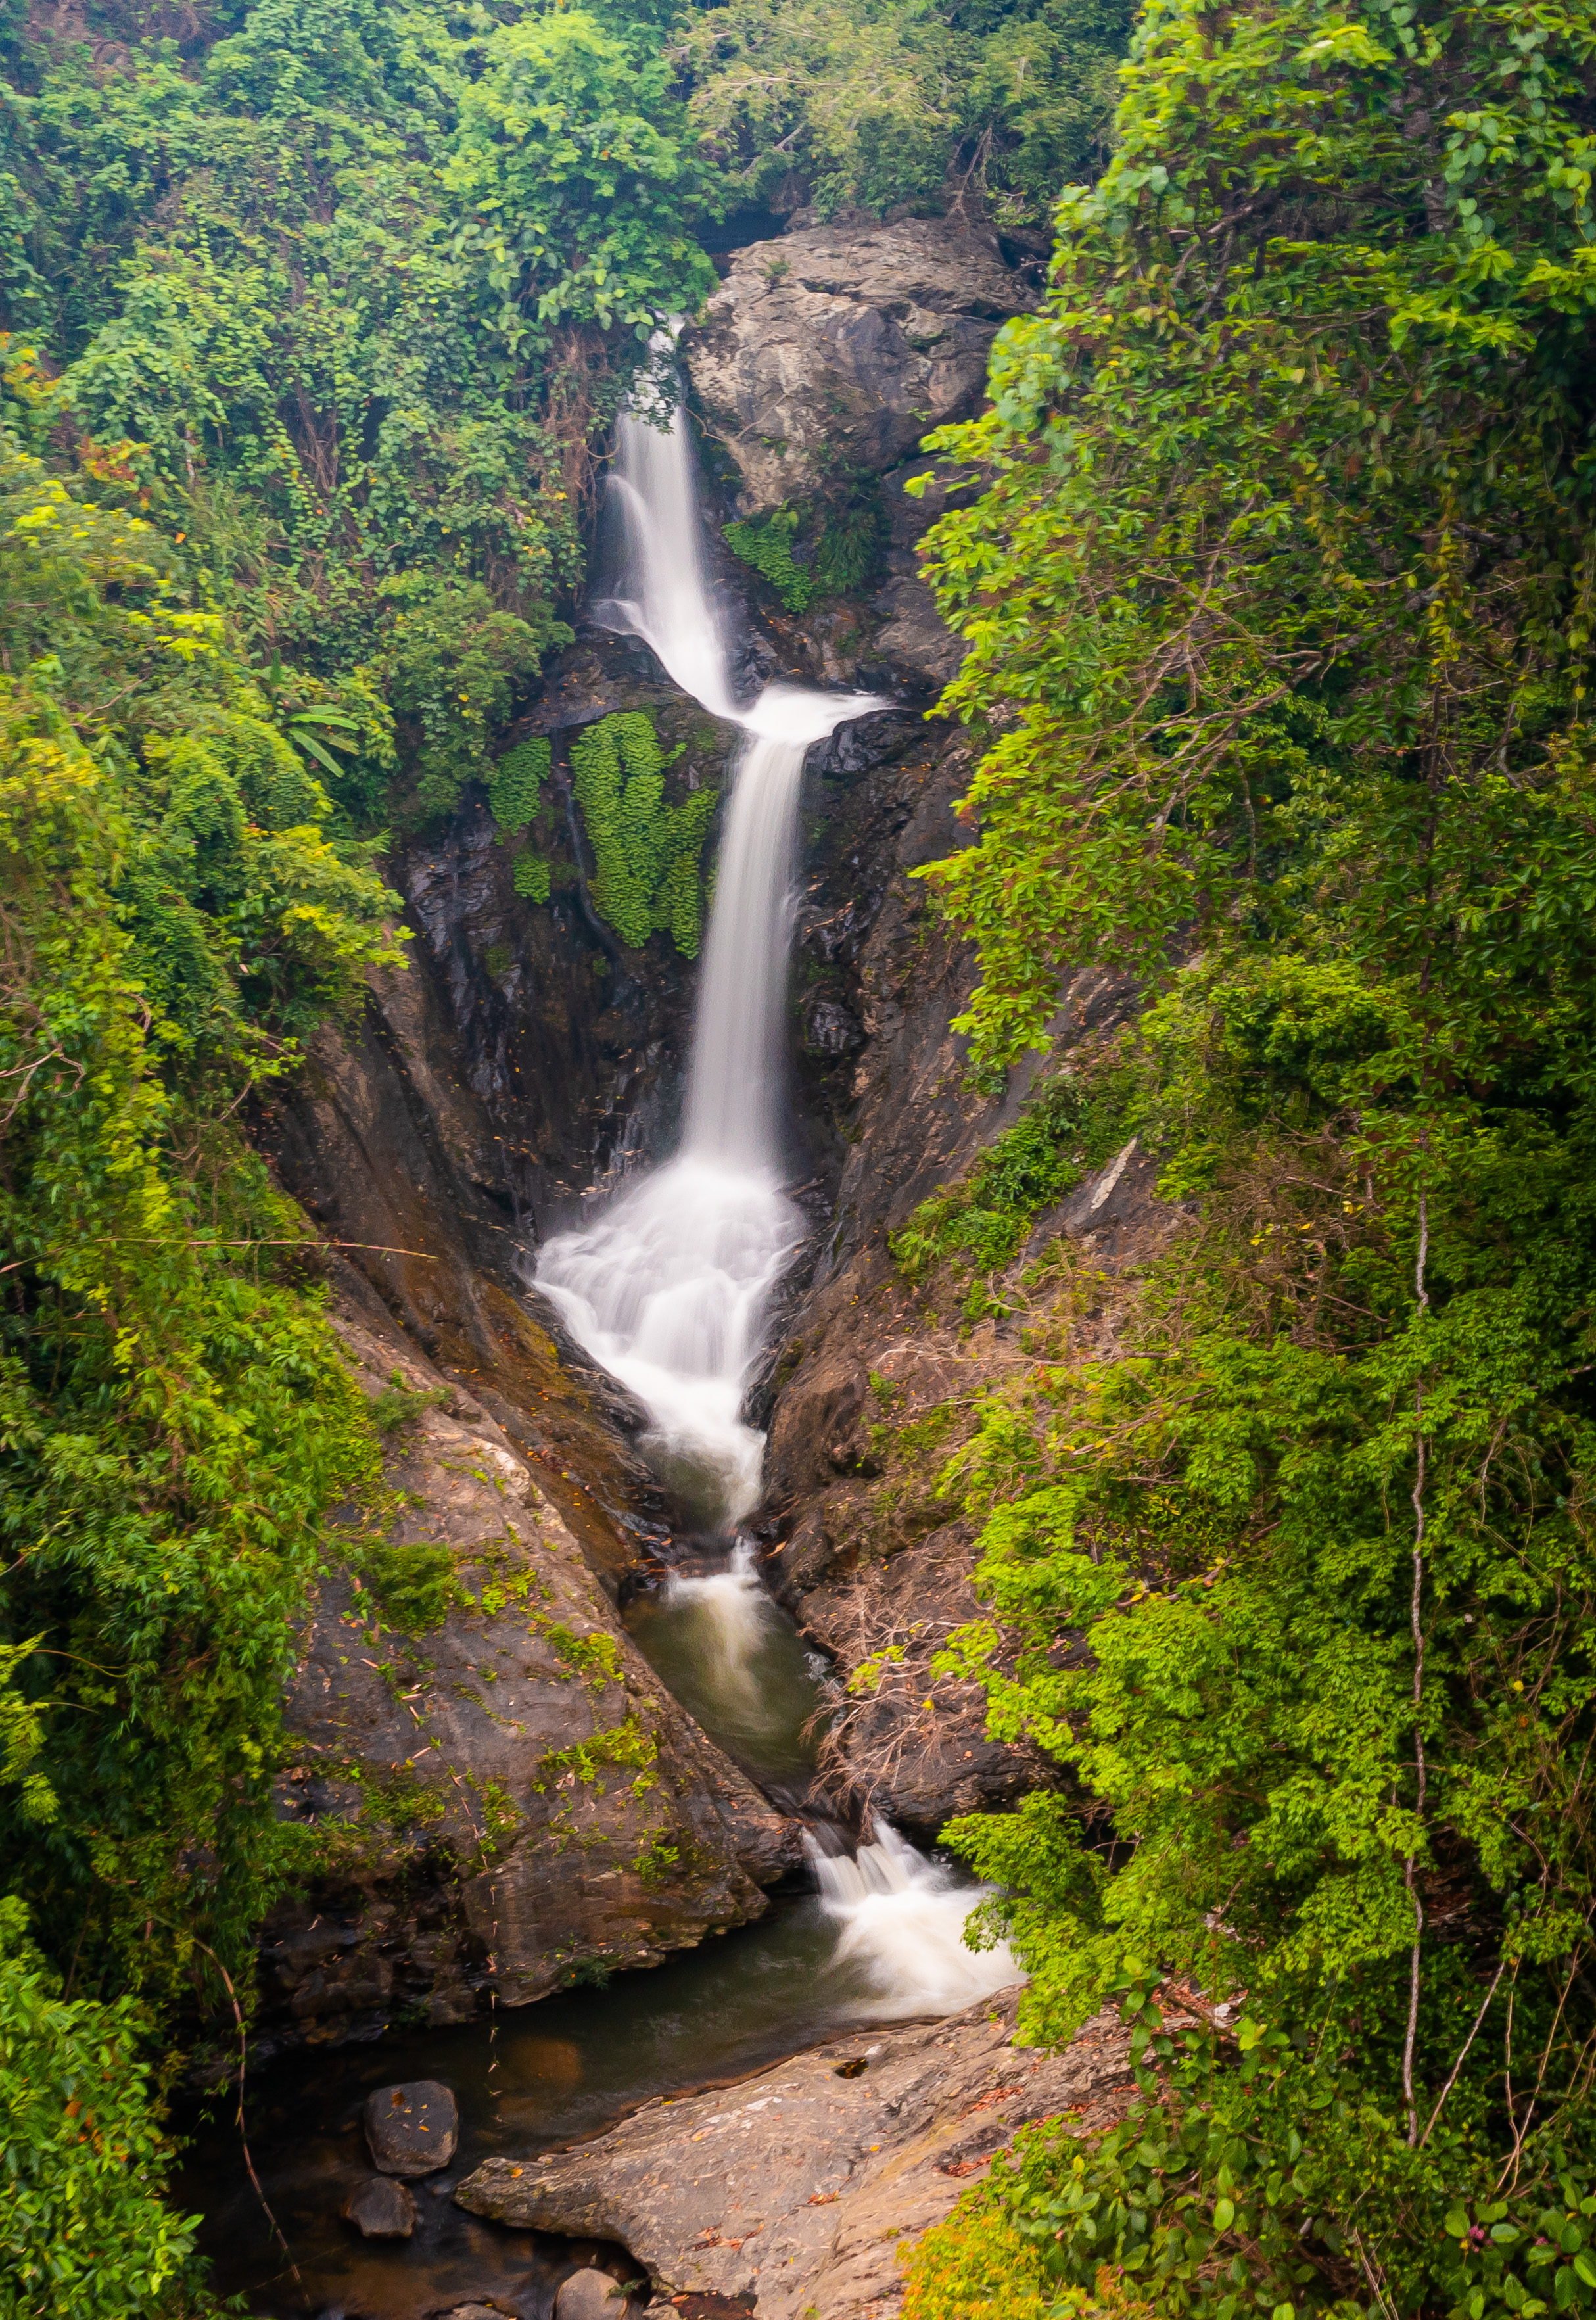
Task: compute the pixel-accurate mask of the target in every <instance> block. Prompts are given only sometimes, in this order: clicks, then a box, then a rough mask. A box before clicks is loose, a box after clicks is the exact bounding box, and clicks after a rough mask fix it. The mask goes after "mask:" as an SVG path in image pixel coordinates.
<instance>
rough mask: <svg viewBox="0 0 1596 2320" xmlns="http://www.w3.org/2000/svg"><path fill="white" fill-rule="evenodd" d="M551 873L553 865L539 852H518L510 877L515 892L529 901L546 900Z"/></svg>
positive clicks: (552, 872) (547, 898)
mask: <svg viewBox="0 0 1596 2320" xmlns="http://www.w3.org/2000/svg"><path fill="white" fill-rule="evenodd" d="M553 875H554V865H553V864H552V863H551V862H549V861H548V860H547V859H546V858H545V857H544V856H542V855H541V854H518V855H517V856H516V857H515V867H514V869H513V870H512V872H511V878H512V883H513V884H514V887H515V891H516V893H518V894H523V895H524V896H525V897H526V899H527V901H528V902H547V901H548V900H549V888H550V885H551V884H552V881H553Z"/></svg>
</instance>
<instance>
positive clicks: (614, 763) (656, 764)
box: [523, 710, 720, 958]
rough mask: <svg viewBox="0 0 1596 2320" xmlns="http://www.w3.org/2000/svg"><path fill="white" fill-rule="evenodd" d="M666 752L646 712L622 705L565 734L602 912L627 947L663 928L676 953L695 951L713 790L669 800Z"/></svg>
mask: <svg viewBox="0 0 1596 2320" xmlns="http://www.w3.org/2000/svg"><path fill="white" fill-rule="evenodd" d="M668 762H669V760H668V759H667V758H666V757H664V756H663V754H662V753H661V750H660V747H659V741H658V738H657V735H656V733H655V730H654V727H653V725H652V723H651V722H650V721H649V720H648V718H647V717H646V716H644V715H643V713H642V712H641V711H638V710H632V711H622V712H621V713H619V714H618V715H615V716H612V717H605V718H602V719H601V720H600V721H599V722H598V724H596V725H590V726H588V727H587V728H586V730H585V731H584V732H582V733H580V734H579V735H578V736H577V738H576V740H575V741H573V742H572V744H571V773H572V784H571V786H572V789H573V791H574V792H575V794H576V802H577V804H578V805H579V806H580V807H581V809H582V820H583V825H584V827H585V830H586V832H587V839H588V843H589V845H590V846H591V847H593V854H594V878H593V902H594V909H595V910H596V911H598V913H599V915H600V917H601V918H603V919H606V920H608V921H609V923H610V925H611V926H612V927H613V928H614V929H615V931H616V933H617V934H618V935H619V936H620V937H621V941H622V942H623V943H625V944H626V945H627V946H628V947H630V948H631V949H634V950H637V949H640V948H641V947H642V946H643V944H644V943H646V942H647V941H648V937H649V936H650V935H651V934H654V933H658V932H664V931H666V930H668V932H669V934H670V937H671V939H672V941H673V942H674V943H675V944H676V948H677V950H678V951H680V953H681V955H682V956H683V957H684V958H696V957H697V956H698V942H699V931H700V928H701V925H702V921H703V890H702V882H701V879H700V875H699V863H700V859H701V856H702V855H703V841H704V837H705V834H706V832H707V831H708V829H709V825H710V821H711V820H712V817H713V814H714V811H715V808H716V806H717V804H718V803H719V802H720V795H719V793H718V791H716V790H714V789H712V788H711V787H710V786H709V784H707V783H706V784H704V785H703V788H701V789H696V790H689V791H688V792H687V793H686V795H685V797H684V798H683V799H682V800H681V801H680V802H679V803H677V804H675V805H669V804H667V802H666V800H665V767H666V766H667V763H668ZM523 858H524V857H523ZM523 891H524V890H523Z"/></svg>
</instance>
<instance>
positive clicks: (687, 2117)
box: [455, 1991, 1131, 2320]
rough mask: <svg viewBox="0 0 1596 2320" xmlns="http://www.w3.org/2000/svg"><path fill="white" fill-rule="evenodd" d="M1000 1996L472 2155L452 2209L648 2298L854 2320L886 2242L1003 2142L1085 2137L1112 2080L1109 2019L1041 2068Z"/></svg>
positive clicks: (872, 2291)
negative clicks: (594, 2268)
mask: <svg viewBox="0 0 1596 2320" xmlns="http://www.w3.org/2000/svg"><path fill="white" fill-rule="evenodd" d="M1017 1996H1018V1993H1017V1992H1014V1991H1006V1992H1004V1993H1003V1994H1002V1996H1001V1997H999V1998H990V1999H987V2000H985V2001H984V2003H983V2004H982V2005H980V2006H977V2007H972V2008H971V2009H970V2010H969V2011H968V2012H967V2013H966V2014H961V2015H958V2016H955V2017H954V2018H953V2019H951V2020H949V2021H946V2022H937V2023H931V2024H927V2025H918V2026H915V2027H912V2028H908V2029H900V2030H886V2031H876V2032H873V2033H861V2034H860V2035H857V2037H852V2038H846V2039H840V2040H835V2041H833V2042H831V2043H830V2044H827V2045H824V2046H820V2047H817V2048H815V2049H814V2050H813V2051H812V2052H811V2053H806V2054H800V2055H797V2056H795V2057H794V2059H793V2061H792V2062H783V2063H781V2064H779V2065H778V2066H777V2067H776V2068H775V2070H771V2071H763V2072H761V2073H760V2074H759V2076H757V2078H753V2079H748V2080H744V2081H743V2083H742V2084H741V2085H739V2086H737V2087H734V2088H730V2089H724V2090H722V2091H720V2092H716V2093H712V2094H703V2095H692V2096H687V2097H685V2098H682V2099H680V2100H678V2101H675V2102H671V2101H659V2100H656V2101H654V2102H651V2103H647V2104H645V2105H644V2106H643V2107H642V2108H641V2109H640V2110H639V2111H635V2112H634V2113H633V2114H632V2116H630V2118H628V2119H625V2120H623V2121H622V2122H621V2125H619V2126H616V2127H613V2128H612V2129H611V2131H610V2132H609V2133H608V2134H603V2135H600V2136H598V2137H596V2138H595V2139H594V2141H593V2142H591V2143H583V2144H581V2145H579V2146H578V2147H577V2148H576V2149H575V2150H572V2151H564V2152H544V2153H543V2154H542V2155H541V2156H539V2157H531V2158H527V2159H524V2160H521V2161H516V2160H512V2159H490V2160H488V2161H485V2164H484V2165H482V2166H481V2167H479V2168H478V2169H477V2170H476V2173H475V2174H473V2175H471V2176H469V2177H468V2178H467V2180H466V2181H465V2182H463V2183H462V2184H460V2186H459V2187H458V2189H457V2190H456V2192H455V2198H456V2199H457V2200H458V2203H459V2204H460V2206H461V2207H466V2208H467V2209H469V2211H470V2212H471V2213H472V2214H473V2215H477V2216H487V2217H489V2218H490V2219H491V2220H493V2221H494V2222H495V2223H501V2224H508V2225H514V2226H516V2227H517V2228H519V2229H521V2230H528V2229H531V2230H536V2231H545V2232H563V2233H567V2234H570V2235H571V2236H573V2237H583V2238H594V2239H610V2240H619V2241H620V2242H621V2244H622V2245H623V2246H624V2247H626V2248H627V2249H628V2250H629V2251H630V2253H631V2255H632V2256H633V2257H634V2258H635V2259H636V2261H638V2263H639V2265H640V2266H642V2268H643V2269H644V2270H647V2272H648V2277H649V2279H650V2280H651V2282H652V2283H653V2287H654V2291H655V2295H656V2297H660V2296H664V2297H680V2296H685V2297H689V2298H690V2297H694V2296H703V2297H727V2298H730V2299H740V2300H741V2301H742V2303H743V2306H744V2309H745V2310H748V2309H749V2308H750V2307H751V2308H752V2310H754V2311H755V2312H757V2315H758V2320H802V2315H804V2314H806V2313H808V2312H810V2311H812V2310H813V2311H819V2312H821V2313H823V2314H824V2315H825V2320H848V2315H863V2314H864V2313H865V2312H866V2309H867V2307H869V2306H873V2305H875V2304H878V2303H879V2301H880V2299H881V2298H883V2297H889V2298H890V2297H893V2295H895V2294H896V2293H897V2292H898V2291H899V2289H900V2288H901V2279H900V2275H899V2271H898V2266H897V2260H896V2250H897V2243H899V2241H900V2240H906V2239H914V2238H918V2237H919V2235H920V2233H921V2232H923V2231H926V2230H927V2229H929V2226H930V2225H932V2224H934V2223H937V2222H939V2220H940V2218H941V2217H942V2216H944V2215H946V2214H947V2212H948V2208H949V2207H951V2206H952V2205H953V2202H954V2200H955V2199H956V2198H957V2197H958V2194H959V2192H960V2191H961V2190H962V2189H964V2187H965V2184H966V2180H968V2179H969V2178H970V2177H971V2176H973V2175H975V2174H978V2173H980V2172H981V2171H982V2170H983V2169H984V2167H985V2166H986V2164H987V2162H988V2161H990V2160H991V2158H992V2156H993V2152H996V2151H999V2150H1001V2149H1002V2148H1003V2147H1004V2146H1005V2145H1006V2144H1007V2143H1009V2141H1010V2140H1011V2137H1012V2135H1013V2134H1014V2130H1015V2129H1016V2127H1018V2126H1020V2125H1025V2124H1026V2123H1027V2122H1029V2121H1030V2120H1034V2119H1038V2118H1047V2117H1052V2116H1056V2115H1058V2114H1061V2113H1064V2114H1069V2113H1075V2114H1081V2115H1084V2120H1085V2123H1086V2124H1089V2125H1093V2126H1096V2125H1100V2124H1102V2122H1103V2119H1104V2118H1105V2117H1106V2116H1111V2115H1112V2114H1113V2112H1114V2110H1115V2108H1116V2106H1117V2104H1118V2101H1119V2099H1120V2097H1121V2095H1122V2092H1123V2090H1124V2089H1128V2088H1129V2086H1130V2084H1131V2078H1130V2067H1129V2033H1128V2032H1127V2031H1125V2030H1124V2028H1123V2027H1122V2026H1121V2025H1120V2022H1119V2021H1118V2019H1117V2018H1116V2017H1115V2016H1111V2015H1104V2016H1099V2017H1098V2019H1097V2020H1096V2021H1095V2022H1093V2023H1092V2024H1089V2025H1087V2027H1086V2029H1085V2030H1084V2031H1083V2032H1082V2034H1081V2035H1080V2036H1079V2037H1078V2038H1077V2039H1076V2040H1075V2043H1074V2044H1072V2045H1070V2046H1069V2047H1068V2048H1066V2051H1065V2052H1064V2053H1060V2054H1041V2053H1036V2052H1034V2051H1033V2050H1029V2049H1025V2048H1017V2047H1016V2046H1015V2045H1014V2043H1013V2035H1014V2008H1015V2001H1016V1998H1017ZM861 2063H863V2065H864V2067H863V2069H860V2068H859V2067H858V2065H859V2064H861ZM677 2308H678V2309H680V2308H682V2307H679V2306H678V2307H677Z"/></svg>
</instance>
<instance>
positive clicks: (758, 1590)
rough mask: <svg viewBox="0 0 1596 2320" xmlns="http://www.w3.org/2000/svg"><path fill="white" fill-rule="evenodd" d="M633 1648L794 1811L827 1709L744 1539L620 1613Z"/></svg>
mask: <svg viewBox="0 0 1596 2320" xmlns="http://www.w3.org/2000/svg"><path fill="white" fill-rule="evenodd" d="M626 1625H627V1628H628V1631H629V1633H630V1636H631V1639H632V1641H633V1642H634V1643H635V1644H636V1645H637V1647H638V1649H639V1651H640V1652H641V1653H642V1654H643V1657H644V1658H645V1659H646V1660H647V1661H648V1663H649V1665H650V1666H651V1667H652V1668H653V1670H654V1672H655V1673H656V1675H657V1676H658V1678H659V1680H660V1681H661V1682H662V1683H663V1684H664V1685H665V1686H666V1688H667V1690H669V1691H672V1692H674V1693H675V1694H676V1698H677V1699H679V1700H680V1701H681V1703H682V1705H683V1707H684V1708H686V1710H687V1712H688V1714H689V1715H690V1716H693V1717H695V1718H696V1719H697V1721H698V1722H699V1723H700V1724H701V1725H702V1726H703V1729H704V1730H705V1731H706V1732H707V1733H708V1734H709V1735H710V1737H711V1739H712V1740H713V1741H714V1742H715V1743H716V1744H717V1745H719V1746H720V1747H721V1748H723V1749H724V1750H725V1751H726V1754H728V1755H729V1756H730V1758H731V1760H732V1762H733V1763H737V1764H740V1765H741V1767H742V1769H743V1771H744V1772H747V1773H748V1774H749V1775H750V1777H751V1778H752V1779H753V1780H754V1781H757V1783H758V1785H759V1786H760V1787H761V1788H762V1789H764V1790H765V1791H766V1794H767V1795H770V1796H773V1797H775V1799H777V1800H778V1801H780V1802H782V1803H784V1804H785V1805H787V1806H788V1807H789V1808H793V1807H795V1806H801V1805H802V1803H803V1799H804V1798H805V1796H806V1795H807V1792H808V1790H809V1787H810V1783H811V1781H812V1777H813V1773H814V1766H815V1755H816V1747H817V1743H818V1737H819V1731H820V1726H821V1721H822V1720H823V1718H824V1716H825V1712H826V1695H825V1693H824V1691H823V1690H822V1689H821V1681H820V1679H821V1674H822V1672H823V1669H822V1663H821V1661H820V1659H819V1657H818V1655H817V1654H814V1653H812V1652H811V1651H809V1650H808V1649H807V1648H806V1647H805V1645H804V1643H803V1638H802V1637H801V1636H799V1634H798V1632H797V1630H796V1628H795V1627H793V1623H792V1621H791V1620H790V1619H789V1618H787V1616H786V1614H785V1613H784V1611H782V1610H781V1609H779V1608H778V1607H777V1605H776V1604H775V1603H773V1602H772V1600H771V1599H770V1597H769V1596H768V1595H767V1594H766V1591H765V1590H764V1588H763V1587H762V1586H761V1585H760V1583H759V1579H758V1575H757V1570H756V1567H755V1563H754V1556H753V1550H752V1548H751V1547H750V1546H749V1545H748V1543H747V1542H746V1541H742V1542H739V1545H737V1546H736V1547H735V1548H734V1549H732V1550H731V1551H730V1553H729V1554H725V1555H724V1556H721V1557H713V1558H705V1559H703V1560H702V1561H701V1562H700V1563H698V1564H697V1565H695V1566H694V1567H691V1568H685V1569H683V1570H682V1571H679V1572H675V1573H673V1575H672V1576H671V1577H670V1578H669V1579H667V1581H666V1582H665V1585H664V1586H663V1587H662V1588H660V1589H659V1590H657V1592H655V1593H653V1594H649V1595H645V1596H640V1597H639V1599H638V1600H637V1601H636V1602H635V1603H634V1604H633V1605H632V1606H631V1609H630V1610H629V1611H628V1613H627V1615H626Z"/></svg>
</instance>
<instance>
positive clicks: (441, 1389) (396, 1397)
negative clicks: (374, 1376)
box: [371, 1370, 449, 1436]
mask: <svg viewBox="0 0 1596 2320" xmlns="http://www.w3.org/2000/svg"><path fill="white" fill-rule="evenodd" d="M448 1407H449V1390H448V1388H447V1387H445V1386H429V1387H424V1388H422V1389H421V1390H420V1391H417V1390H415V1389H414V1388H413V1387H410V1386H407V1385H406V1384H405V1382H404V1371H403V1370H391V1371H390V1372H389V1373H388V1382H387V1383H386V1385H385V1386H384V1388H383V1390H382V1391H381V1392H380V1393H377V1394H374V1395H373V1396H372V1400H371V1422H372V1424H373V1425H374V1426H375V1427H376V1430H377V1432H378V1433H379V1434H381V1435H385V1436H386V1435H389V1434H397V1433H398V1432H399V1431H400V1429H401V1428H402V1427H407V1426H413V1425H414V1424H415V1422H416V1419H417V1418H419V1417H420V1416H421V1414H422V1410H424V1409H447V1408H448Z"/></svg>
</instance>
